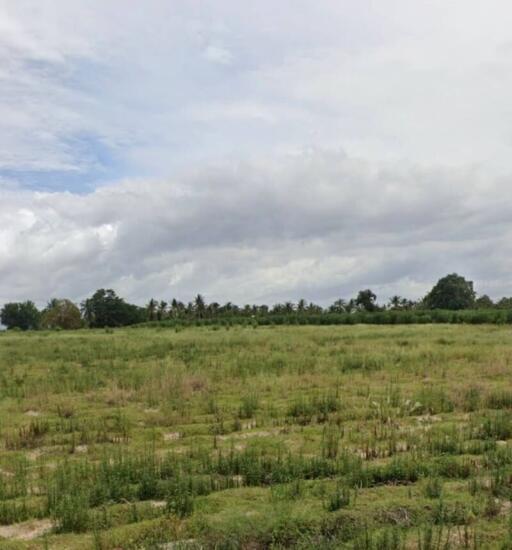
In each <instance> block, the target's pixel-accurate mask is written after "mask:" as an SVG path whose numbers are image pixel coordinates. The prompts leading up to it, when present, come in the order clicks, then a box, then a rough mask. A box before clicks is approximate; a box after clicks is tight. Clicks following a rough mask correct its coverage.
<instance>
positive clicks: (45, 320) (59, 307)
mask: <svg viewBox="0 0 512 550" xmlns="http://www.w3.org/2000/svg"><path fill="white" fill-rule="evenodd" d="M81 326H82V317H81V315H80V310H79V309H78V308H77V306H76V305H75V304H74V303H73V302H71V301H70V300H57V299H53V300H51V301H50V302H49V303H48V305H47V306H46V308H45V309H44V310H43V312H42V316H41V328H47V329H56V328H59V329H65V330H74V329H78V328H80V327H81Z"/></svg>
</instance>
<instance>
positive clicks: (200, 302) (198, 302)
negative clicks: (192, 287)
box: [194, 294, 206, 319]
mask: <svg viewBox="0 0 512 550" xmlns="http://www.w3.org/2000/svg"><path fill="white" fill-rule="evenodd" d="M194 310H195V312H196V315H197V317H199V319H202V318H203V317H204V314H205V310H206V303H205V301H204V298H203V297H202V296H201V294H198V295H197V296H196V297H195V299H194Z"/></svg>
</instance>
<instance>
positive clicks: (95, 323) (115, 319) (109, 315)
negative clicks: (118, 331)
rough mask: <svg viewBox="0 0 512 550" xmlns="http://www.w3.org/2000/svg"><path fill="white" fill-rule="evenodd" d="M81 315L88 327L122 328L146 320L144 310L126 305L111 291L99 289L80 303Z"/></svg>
mask: <svg viewBox="0 0 512 550" xmlns="http://www.w3.org/2000/svg"><path fill="white" fill-rule="evenodd" d="M82 315H83V317H84V320H85V322H86V323H87V325H88V326H90V327H92V328H98V327H122V326H126V325H133V324H135V323H140V322H142V321H145V320H146V312H145V310H144V308H140V307H138V306H135V305H132V304H128V303H127V302H125V301H124V300H123V299H122V298H120V297H119V296H117V294H116V293H115V292H114V291H113V290H112V289H108V290H105V289H103V288H102V289H99V290H97V291H96V292H95V293H94V294H93V295H92V296H91V297H90V298H87V300H84V301H83V302H82Z"/></svg>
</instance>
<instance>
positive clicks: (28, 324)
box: [0, 300, 41, 330]
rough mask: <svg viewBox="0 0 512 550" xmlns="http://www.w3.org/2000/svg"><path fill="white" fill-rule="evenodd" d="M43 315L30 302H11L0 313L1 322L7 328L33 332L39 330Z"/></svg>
mask: <svg viewBox="0 0 512 550" xmlns="http://www.w3.org/2000/svg"><path fill="white" fill-rule="evenodd" d="M40 319H41V313H40V312H39V310H38V309H37V307H36V306H35V304H34V302H31V301H30V300H28V301H26V302H10V303H8V304H5V305H4V307H3V308H2V310H1V311H0V321H1V322H2V324H3V325H5V326H6V327H7V328H11V329H12V328H19V329H21V330H33V329H37V328H39V322H40Z"/></svg>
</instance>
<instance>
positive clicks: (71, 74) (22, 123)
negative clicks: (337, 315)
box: [0, 0, 512, 305]
mask: <svg viewBox="0 0 512 550" xmlns="http://www.w3.org/2000/svg"><path fill="white" fill-rule="evenodd" d="M510 28H512V5H511V4H510V2H507V1H505V0H488V1H487V2H481V1H480V0H442V1H441V0H439V1H438V0H429V1H427V0H416V1H415V2H410V0H379V1H376V0H372V1H370V0H357V1H355V0H351V1H348V0H338V1H336V2H332V1H331V0H315V1H313V0H279V2H275V1H272V2H271V1H269V0H259V1H258V2H250V1H249V2H240V1H236V0H204V1H199V0H172V1H169V0H166V1H163V0H145V1H144V2H137V1H135V0H133V1H131V2H127V1H126V0H123V1H121V0H109V1H108V2H105V1H104V0H73V2H69V1H67V0H16V1H12V0H0V303H5V302H7V301H14V300H26V299H31V300H34V301H35V302H36V303H37V304H39V305H44V303H46V301H47V300H48V299H50V298H51V297H59V298H70V299H72V300H75V301H80V300H82V299H83V298H85V297H87V296H89V295H90V294H92V292H93V291H94V290H96V289H97V288H113V289H115V290H116V291H117V292H118V293H119V294H120V295H121V296H123V297H125V298H126V299H127V300H130V301H132V302H134V303H138V304H144V303H145V302H147V301H148V299H149V298H150V297H155V298H158V299H165V300H167V301H168V300H170V299H172V298H173V297H176V298H178V299H181V300H183V301H188V300H190V299H192V297H193V296H194V295H196V294H197V293H201V294H203V295H204V296H205V298H206V300H207V301H218V302H226V301H232V302H236V303H241V304H244V303H263V302H265V303H275V302H280V301H285V300H291V301H297V300H298V299H299V298H301V297H304V298H305V299H307V300H312V301H315V302H318V303H320V304H329V303H332V302H333V301H334V300H336V299H338V298H340V297H343V298H349V297H351V296H353V295H355V294H356V293H357V291H358V290H359V289H362V288H368V287H370V288H372V289H373V290H374V291H375V292H376V294H377V295H378V299H379V301H380V302H381V303H382V302H386V301H387V300H388V298H389V297H390V296H392V295H394V294H400V295H404V296H407V297H409V298H420V297H422V296H423V295H424V294H425V293H426V292H427V291H428V290H429V289H430V288H431V286H432V285H433V283H435V281H436V280H437V279H438V278H439V277H441V276H443V275H445V274H447V273H452V272H458V273H460V274H462V275H464V276H466V277H467V278H468V279H470V280H473V281H474V284H475V288H476V290H477V292H478V293H479V294H484V293H488V294H489V295H491V296H492V297H494V298H499V297H501V296H504V295H509V296H510V295H512V280H511V277H510V274H511V273H512V254H511V252H512V221H511V218H510V212H511V211H512V210H511V208H512V185H511V184H512V178H511V174H512V102H511V100H510V98H511V97H512V38H511V34H510Z"/></svg>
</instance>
